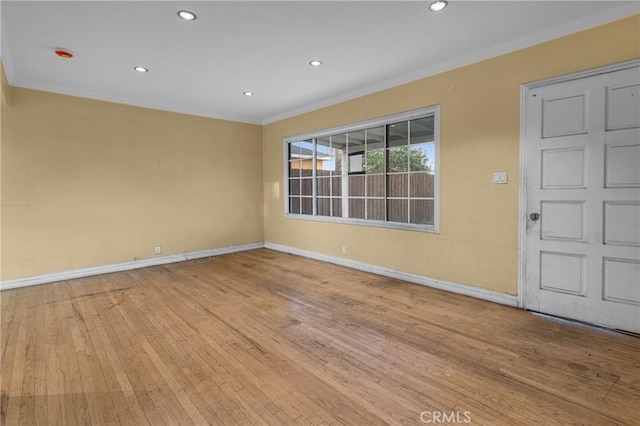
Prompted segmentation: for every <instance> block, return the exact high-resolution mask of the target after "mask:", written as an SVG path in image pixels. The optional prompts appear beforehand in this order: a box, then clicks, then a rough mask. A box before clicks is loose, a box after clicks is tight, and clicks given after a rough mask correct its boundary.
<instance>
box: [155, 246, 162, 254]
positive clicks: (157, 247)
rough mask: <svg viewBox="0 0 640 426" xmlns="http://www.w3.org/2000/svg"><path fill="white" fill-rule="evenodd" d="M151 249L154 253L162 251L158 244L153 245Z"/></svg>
mask: <svg viewBox="0 0 640 426" xmlns="http://www.w3.org/2000/svg"><path fill="white" fill-rule="evenodd" d="M153 251H154V252H155V253H156V254H160V253H162V247H160V246H155V247H154V249H153Z"/></svg>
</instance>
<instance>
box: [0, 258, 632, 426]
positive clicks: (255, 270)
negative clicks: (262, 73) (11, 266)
mask: <svg viewBox="0 0 640 426" xmlns="http://www.w3.org/2000/svg"><path fill="white" fill-rule="evenodd" d="M0 297H1V299H2V300H1V302H2V313H1V316H2V328H1V333H2V334H1V336H0V338H1V342H2V359H1V361H2V365H1V368H2V374H1V379H2V383H1V390H2V399H1V404H2V406H1V415H2V424H3V425H18V424H20V425H32V424H39V425H86V424H94V425H107V424H123V425H147V424H149V425H154V426H155V425H192V424H195V425H204V424H221V425H260V424H268V425H297V424H301V425H309V424H313V425H321V424H326V425H333V424H345V425H377V424H407V425H421V424H438V422H437V421H435V420H440V422H442V420H443V419H444V420H447V421H448V422H449V424H452V423H453V422H452V420H457V421H459V422H460V423H463V422H466V421H470V424H486V425H520V424H522V425H525V424H542V425H552V424H590V425H613V424H635V425H637V424H639V421H640V339H638V338H636V337H632V336H627V335H623V334H618V333H614V332H609V331H604V330H600V329H597V328H592V327H587V326H583V325H575V324H570V323H566V322H561V321H556V320H552V319H549V318H545V317H541V316H536V315H534V314H531V313H528V312H525V311H521V310H518V309H513V308H509V307H505V306H501V305H497V304H493V303H489V302H484V301H480V300H475V299H472V298H468V297H464V296H459V295H455V294H451V293H446V292H443V291H438V290H434V289H430V288H427V287H422V286H418V285H414V284H408V283H403V282H401V281H397V280H393V279H389V278H385V277H380V276H376V275H372V274H368V273H364V272H359V271H354V270H350V269H347V268H343V267H339V266H335V265H331V264H326V263H322V262H318V261H314V260H310V259H306V258H301V257H297V256H293V255H288V254H284V253H280V252H276V251H271V250H266V249H260V250H254V251H249V252H243V253H237V254H232V255H225V256H219V257H214V258H209V259H201V260H196V261H189V262H183V263H176V264H170V265H165V266H158V267H151V268H146V269H139V270H134V271H129V272H120V273H114V274H108V275H103V276H97V277H91V278H84V279H77V280H72V281H65V282H60V283H55V284H47V285H40V286H35V287H28V288H22V289H16V290H7V291H4V292H2V293H1V294H0ZM463 424H464V423H463Z"/></svg>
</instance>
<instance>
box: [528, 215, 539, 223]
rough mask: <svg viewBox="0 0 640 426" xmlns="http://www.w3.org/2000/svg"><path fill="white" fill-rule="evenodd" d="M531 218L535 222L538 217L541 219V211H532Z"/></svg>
mask: <svg viewBox="0 0 640 426" xmlns="http://www.w3.org/2000/svg"><path fill="white" fill-rule="evenodd" d="M529 219H531V220H533V221H534V222H535V221H536V220H538V219H540V213H531V214H530V215H529Z"/></svg>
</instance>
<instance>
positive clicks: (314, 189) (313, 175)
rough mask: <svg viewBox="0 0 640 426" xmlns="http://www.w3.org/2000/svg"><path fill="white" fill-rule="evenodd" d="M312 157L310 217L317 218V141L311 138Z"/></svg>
mask: <svg viewBox="0 0 640 426" xmlns="http://www.w3.org/2000/svg"><path fill="white" fill-rule="evenodd" d="M312 147H313V148H312V151H313V152H312V155H313V158H312V160H311V169H312V170H311V183H312V185H311V197H312V199H311V215H312V216H317V215H318V210H317V208H318V200H317V196H318V177H317V173H316V167H317V164H318V139H317V138H313V139H312Z"/></svg>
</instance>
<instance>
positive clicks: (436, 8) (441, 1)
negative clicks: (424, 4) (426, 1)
mask: <svg viewBox="0 0 640 426" xmlns="http://www.w3.org/2000/svg"><path fill="white" fill-rule="evenodd" d="M447 4H448V3H447V2H446V1H445V0H436V1H434V2H433V3H431V4H430V5H429V9H431V11H432V12H440V11H441V10H442V9H444V8H445V7H447Z"/></svg>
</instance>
